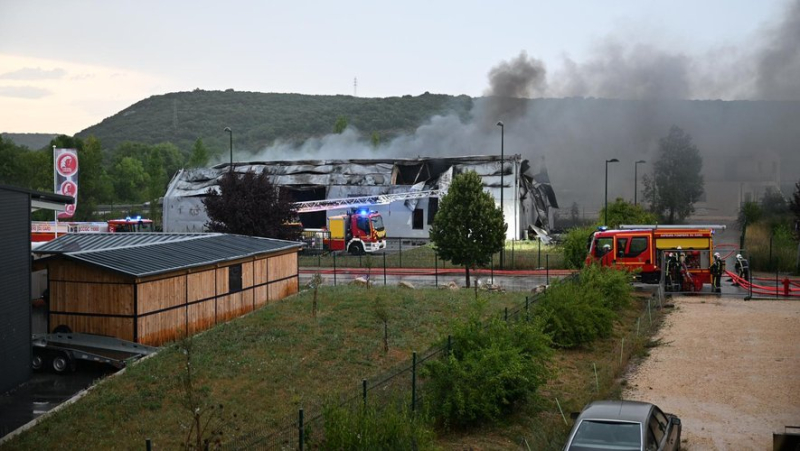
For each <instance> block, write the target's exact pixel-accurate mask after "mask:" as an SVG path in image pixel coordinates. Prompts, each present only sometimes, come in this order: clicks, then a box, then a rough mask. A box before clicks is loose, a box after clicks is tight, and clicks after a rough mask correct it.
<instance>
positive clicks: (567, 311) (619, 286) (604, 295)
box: [536, 265, 631, 348]
mask: <svg viewBox="0 0 800 451" xmlns="http://www.w3.org/2000/svg"><path fill="white" fill-rule="evenodd" d="M630 293H631V286H630V274H629V273H628V272H626V271H624V270H616V269H613V268H602V267H600V266H597V265H591V266H588V267H586V268H584V269H582V270H581V272H580V273H579V274H578V277H577V278H576V279H575V280H565V281H563V282H560V283H558V284H556V285H554V286H552V287H551V288H550V289H548V290H547V293H546V294H545V295H544V296H543V297H542V299H541V300H540V301H539V302H538V303H537V304H536V314H537V315H539V316H541V317H543V318H544V320H545V329H544V331H545V332H546V333H547V334H550V336H551V337H552V339H553V343H554V344H555V345H556V346H558V347H562V348H574V347H577V346H580V345H583V344H588V343H591V342H593V341H594V340H595V339H597V338H603V337H608V336H609V335H611V332H612V330H613V328H614V321H616V319H617V316H618V315H617V311H619V310H620V309H621V308H623V307H625V306H627V305H628V303H629V302H630V299H631V296H630Z"/></svg>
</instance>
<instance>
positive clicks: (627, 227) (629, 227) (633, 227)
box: [618, 224, 727, 230]
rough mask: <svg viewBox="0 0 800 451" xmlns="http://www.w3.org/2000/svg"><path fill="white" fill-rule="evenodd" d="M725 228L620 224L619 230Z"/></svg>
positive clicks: (714, 225) (723, 228)
mask: <svg viewBox="0 0 800 451" xmlns="http://www.w3.org/2000/svg"><path fill="white" fill-rule="evenodd" d="M726 228H727V226H725V225H723V224H684V225H672V224H667V225H662V224H622V225H620V226H619V227H618V229H620V230H658V229H661V230H669V229H714V230H725V229H726Z"/></svg>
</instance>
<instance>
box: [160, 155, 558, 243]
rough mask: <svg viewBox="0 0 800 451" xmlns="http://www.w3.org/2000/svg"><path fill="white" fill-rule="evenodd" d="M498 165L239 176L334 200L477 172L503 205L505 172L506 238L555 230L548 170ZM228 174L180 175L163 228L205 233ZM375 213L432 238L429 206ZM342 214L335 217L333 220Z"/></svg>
mask: <svg viewBox="0 0 800 451" xmlns="http://www.w3.org/2000/svg"><path fill="white" fill-rule="evenodd" d="M499 160H500V158H499V156H496V155H491V156H466V157H447V158H427V157H425V158H412V159H398V160H389V159H384V160H382V159H376V160H324V161H312V160H303V161H273V162H250V163H236V164H235V165H234V170H235V171H236V172H237V173H244V172H247V171H248V170H252V171H255V172H257V173H259V172H266V173H267V174H269V175H270V180H271V181H272V183H274V184H276V185H278V186H285V187H287V188H289V189H290V190H298V189H299V190H308V189H309V187H313V189H319V190H321V192H322V191H327V192H326V193H325V197H326V198H328V199H334V198H346V197H355V196H361V195H375V194H385V193H399V192H406V191H410V190H412V189H433V188H445V189H446V187H447V186H449V183H450V181H451V179H452V176H453V175H456V174H459V173H463V172H466V171H474V172H476V173H477V174H478V175H479V176H480V177H481V179H482V181H483V184H484V187H485V191H486V192H488V193H489V194H491V195H492V196H493V197H494V198H495V199H496V201H497V202H498V204H499V199H500V180H501V176H500V174H501V168H502V172H503V176H502V181H503V184H504V185H505V186H504V188H503V200H504V204H505V205H503V211H504V213H505V216H506V218H507V223H508V224H509V228H508V231H507V237H508V238H509V239H512V238H514V237H517V238H521V237H523V236H524V231H525V230H527V229H528V226H529V225H530V224H537V225H542V226H543V227H544V228H547V227H548V226H549V225H552V212H551V207H552V206H555V195H554V193H553V191H552V188H551V187H550V183H549V179H548V178H547V173H546V170H545V169H544V168H543V164H540V165H538V166H537V168H533V167H532V166H531V164H530V163H529V162H528V160H523V159H522V158H521V156H520V155H513V156H507V157H506V161H505V162H504V164H503V165H502V166H501V164H500V161H499ZM229 170H230V167H229V166H228V165H227V164H222V165H217V166H215V167H213V168H204V169H192V170H182V171H179V173H178V174H177V175H176V176H175V177H174V178H173V180H172V181H171V182H170V185H169V187H168V189H167V193H166V194H165V196H164V230H165V231H170V232H196V231H200V230H202V229H203V227H204V225H205V223H206V222H207V221H208V219H207V216H206V214H205V209H204V208H203V205H202V201H201V199H202V197H203V196H204V195H205V194H206V192H207V191H208V190H209V189H217V180H218V178H219V177H222V176H223V175H224V174H225V173H226V172H227V171H229ZM534 173H535V174H536V175H534ZM537 180H538V181H537ZM539 181H541V182H545V181H546V182H545V183H539ZM372 208H373V209H374V210H376V211H379V212H381V213H385V214H384V222H385V223H386V226H387V230H388V231H389V235H390V236H403V237H427V235H428V230H429V225H428V222H429V219H428V216H429V214H430V212H429V202H428V200H420V201H418V202H416V203H414V202H406V203H404V202H396V203H394V204H391V205H388V206H379V207H372ZM416 209H420V210H422V217H423V221H422V222H423V224H422V227H419V226H420V224H419V221H417V223H416V224H415V223H414V220H413V218H414V210H416ZM341 212H342V211H341V210H334V211H330V212H328V214H327V216H331V215H335V214H341ZM417 214H418V215H419V213H417ZM418 219H419V217H418ZM415 226H417V227H416V228H415Z"/></svg>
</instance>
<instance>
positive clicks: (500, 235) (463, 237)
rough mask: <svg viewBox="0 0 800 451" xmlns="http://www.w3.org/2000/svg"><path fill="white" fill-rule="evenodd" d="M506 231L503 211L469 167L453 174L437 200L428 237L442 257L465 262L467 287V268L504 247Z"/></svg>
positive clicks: (481, 264)
mask: <svg viewBox="0 0 800 451" xmlns="http://www.w3.org/2000/svg"><path fill="white" fill-rule="evenodd" d="M505 233H506V225H505V224H504V223H503V213H502V212H501V211H500V208H499V207H497V206H496V204H495V201H494V198H492V196H491V195H490V194H488V193H485V192H484V191H483V182H482V181H481V178H480V177H479V176H478V174H476V173H475V172H472V171H469V172H465V173H463V174H459V175H457V176H456V177H454V178H453V183H452V185H450V190H449V192H448V193H447V195H446V196H444V197H443V198H442V201H441V202H440V204H439V211H438V212H437V213H436V217H435V218H434V220H433V225H431V231H430V237H431V241H432V242H433V244H434V246H435V247H436V252H437V254H438V255H439V256H440V257H441V258H442V259H444V260H447V261H450V262H452V263H453V264H455V265H463V266H464V269H465V276H466V282H467V287H469V286H470V279H469V269H470V268H474V267H477V266H481V267H485V266H486V265H488V264H489V262H490V261H491V258H492V254H494V253H496V252H499V251H500V250H501V249H502V248H503V241H504V239H505Z"/></svg>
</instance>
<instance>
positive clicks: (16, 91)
mask: <svg viewBox="0 0 800 451" xmlns="http://www.w3.org/2000/svg"><path fill="white" fill-rule="evenodd" d="M796 4H797V1H796V0H791V1H788V0H750V1H745V0H703V1H697V0H661V1H646V0H602V1H601V0H591V1H590V0H584V1H552V0H547V1H521V0H519V1H504V0H497V1H494V2H475V1H465V0H461V1H412V0H406V1H403V2H375V1H370V2H362V1H358V0H356V1H350V2H329V1H328V2H322V1H320V2H314V1H298V2H276V1H263V0H262V1H256V0H252V1H245V0H238V1H237V0H229V1H226V2H219V1H216V2H210V1H198V0H193V1H178V0H175V1H152V0H137V1H108V0H103V1H77V0H76V1H67V0H53V1H47V0H39V1H31V0H0V131H3V132H12V133H21V132H43V133H66V134H74V133H76V132H78V131H80V130H82V129H84V128H87V127H89V126H91V125H94V124H96V123H98V122H100V121H101V120H103V119H104V118H106V117H109V116H111V115H113V114H115V113H117V112H119V111H120V110H122V109H124V108H126V107H128V106H129V105H131V104H133V103H135V102H137V101H139V100H142V99H144V98H146V97H149V96H151V95H158V94H164V93H168V92H175V91H190V90H193V89H195V88H200V89H205V90H223V89H228V88H233V89H235V90H237V91H239V90H241V91H258V92H296V93H302V94H345V95H353V94H354V86H353V84H354V83H353V82H354V79H355V78H357V79H358V88H357V95H358V96H361V97H387V96H401V95H405V94H411V95H419V94H421V93H423V92H425V91H429V92H432V93H443V94H454V95H458V94H467V95H469V96H480V95H483V94H484V93H486V92H487V89H488V86H489V81H488V74H489V72H490V70H491V69H492V68H493V67H496V66H497V65H498V64H499V63H502V62H504V61H511V60H513V59H514V58H517V57H518V56H519V55H520V54H521V52H526V54H527V56H528V57H530V58H532V59H536V60H538V61H540V62H541V63H542V64H543V65H544V67H545V68H546V70H547V73H548V75H549V77H550V84H551V85H556V84H558V73H559V71H560V70H562V71H563V70H564V68H565V67H566V68H568V67H570V65H572V66H575V65H578V66H580V65H584V66H585V67H589V65H588V63H587V62H592V61H597V56H596V55H597V53H598V52H600V51H601V50H600V49H603V48H605V49H608V47H609V46H610V45H613V44H621V45H625V46H640V47H639V49H640V53H641V49H645V50H644V52H645V53H647V49H657V50H659V51H664V52H668V53H669V55H671V56H678V57H683V56H686V57H687V58H691V59H692V61H701V62H702V61H704V60H705V58H704V55H712V54H713V55H716V56H717V57H719V56H720V55H722V56H725V55H739V54H741V53H743V52H748V51H750V50H748V49H749V48H750V47H751V46H752V43H753V42H759V41H760V40H762V39H763V36H764V34H767V33H769V31H770V30H771V29H772V27H776V26H778V24H779V23H780V22H781V20H782V17H783V16H784V14H785V11H786V10H787V9H788V7H789V5H796ZM795 45H800V44H797V42H795ZM795 54H796V53H795ZM585 67H584V68H585ZM691 67H694V66H690V68H691ZM706 69H707V68H706ZM691 70H694V69H691ZM697 70H702V69H697ZM714 78H715V79H716V78H718V77H717V76H716V74H715V75H714ZM547 92H548V93H550V94H551V95H552V96H558V94H559V93H560V92H561V93H564V94H565V95H566V94H569V93H570V91H565V90H562V91H558V90H553V89H551V90H550V91H547ZM687 92H688V93H687V96H689V97H692V98H696V97H703V94H697V92H695V91H692V90H691V89H689V90H688V91H687ZM737 92H739V91H736V90H730V89H729V90H719V91H713V90H712V91H710V92H709V94H708V96H709V97H710V98H723V99H731V98H746V97H747V96H746V95H744V94H741V93H739V94H737ZM590 93H591V91H590ZM795 100H797V99H795Z"/></svg>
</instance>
